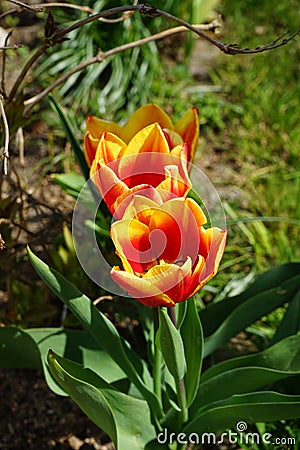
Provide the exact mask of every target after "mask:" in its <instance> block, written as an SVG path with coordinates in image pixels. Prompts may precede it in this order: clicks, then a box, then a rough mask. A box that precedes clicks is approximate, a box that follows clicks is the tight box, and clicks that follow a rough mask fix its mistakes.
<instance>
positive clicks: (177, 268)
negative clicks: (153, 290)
mask: <svg viewBox="0 0 300 450" xmlns="http://www.w3.org/2000/svg"><path fill="white" fill-rule="evenodd" d="M191 266H192V263H191V259H190V258H187V259H186V261H185V262H183V263H182V265H177V264H165V263H161V264H159V265H157V266H154V267H152V268H151V269H150V270H149V271H148V272H147V273H146V274H145V275H144V277H143V278H144V279H147V280H151V283H152V284H153V285H154V286H155V287H157V288H159V289H160V290H161V291H162V292H164V293H165V294H166V295H167V296H168V297H169V298H171V299H172V300H173V301H174V303H178V302H181V301H182V300H185V297H184V292H185V290H186V284H187V282H188V280H189V278H190V274H191Z"/></svg>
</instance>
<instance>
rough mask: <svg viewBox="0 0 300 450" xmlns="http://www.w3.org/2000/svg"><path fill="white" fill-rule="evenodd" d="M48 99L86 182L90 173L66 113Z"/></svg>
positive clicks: (50, 98)
mask: <svg viewBox="0 0 300 450" xmlns="http://www.w3.org/2000/svg"><path fill="white" fill-rule="evenodd" d="M48 98H49V102H50V106H51V108H52V109H53V110H54V111H55V112H56V113H57V115H58V117H59V119H60V121H61V124H62V126H63V129H64V131H65V133H66V137H67V139H68V141H69V142H70V144H71V146H72V149H73V151H74V154H75V157H76V159H77V162H78V164H79V167H80V169H81V172H82V175H83V176H84V178H85V179H86V180H88V179H89V173H90V171H89V168H88V165H87V163H86V160H85V157H84V154H83V151H82V148H81V146H80V144H79V142H78V140H77V138H76V135H75V132H74V130H73V127H72V125H71V123H70V120H69V118H68V116H67V115H66V113H65V112H64V110H63V108H62V107H61V106H60V105H59V103H57V102H56V101H55V100H54V97H53V96H52V95H49V96H48Z"/></svg>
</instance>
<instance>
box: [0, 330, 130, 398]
mask: <svg viewBox="0 0 300 450" xmlns="http://www.w3.org/2000/svg"><path fill="white" fill-rule="evenodd" d="M0 331H1V329H0ZM25 332H26V334H27V335H28V336H31V337H32V339H34V341H35V342H36V345H37V346H38V349H39V351H40V355H41V360H42V364H43V369H44V375H45V379H46V382H47V384H48V386H49V388H50V389H51V390H52V391H54V392H55V393H56V394H58V395H66V394H65V392H64V391H62V389H61V388H60V387H59V385H57V383H56V382H55V381H54V380H53V377H52V376H51V374H50V373H49V368H48V363H47V354H48V351H49V349H52V350H54V351H55V352H56V353H60V354H62V355H64V357H66V358H69V359H72V360H73V361H75V362H77V363H81V364H83V365H84V366H86V367H88V368H90V369H91V370H93V371H94V372H96V373H97V374H98V375H100V376H101V377H102V378H103V379H104V380H105V381H106V382H108V383H114V382H116V381H118V380H121V379H124V378H126V375H125V373H124V372H123V371H122V370H121V368H120V366H119V365H118V364H116V363H115V361H114V360H113V359H112V358H111V357H110V356H109V355H108V353H107V352H105V351H104V350H102V349H100V348H99V344H98V343H96V342H95V340H94V339H93V338H92V337H91V336H90V335H89V334H88V333H87V332H86V331H84V330H68V329H64V328H31V329H28V330H26V331H25Z"/></svg>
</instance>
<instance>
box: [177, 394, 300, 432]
mask: <svg viewBox="0 0 300 450" xmlns="http://www.w3.org/2000/svg"><path fill="white" fill-rule="evenodd" d="M299 417H300V395H285V394H279V393H277V392H267V391H266V392H253V393H249V394H242V395H233V396H232V397H229V398H227V399H226V400H223V401H220V402H215V403H212V404H210V405H207V407H206V408H203V409H202V410H199V413H198V414H197V416H196V417H195V418H194V419H193V420H191V421H190V422H189V423H188V425H187V426H186V427H185V428H184V429H183V430H182V431H183V432H184V433H186V434H187V435H190V434H191V433H197V434H198V435H199V436H201V435H202V434H203V433H207V432H212V433H220V432H223V431H225V430H226V429H228V428H232V427H234V426H235V425H236V424H237V422H239V421H240V420H243V421H245V422H246V423H247V424H250V423H255V422H267V421H276V420H283V419H297V418H299Z"/></svg>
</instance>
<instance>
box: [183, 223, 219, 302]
mask: <svg viewBox="0 0 300 450" xmlns="http://www.w3.org/2000/svg"><path fill="white" fill-rule="evenodd" d="M210 230H212V231H210V234H211V235H212V239H211V246H210V249H209V253H208V256H207V258H206V259H204V258H203V257H201V256H199V263H198V264H197V266H196V268H195V269H194V271H193V275H192V278H191V281H190V288H189V289H190V293H189V296H188V298H189V297H192V296H193V295H194V294H195V293H196V292H198V291H199V290H200V289H202V287H203V286H204V285H205V284H206V283H208V281H209V280H211V279H212V278H213V277H214V276H215V275H216V273H217V271H218V268H219V265H220V262H221V259H222V256H223V253H224V249H225V244H226V238H227V232H226V231H224V230H220V229H219V228H211V229H210ZM207 231H208V230H207Z"/></svg>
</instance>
